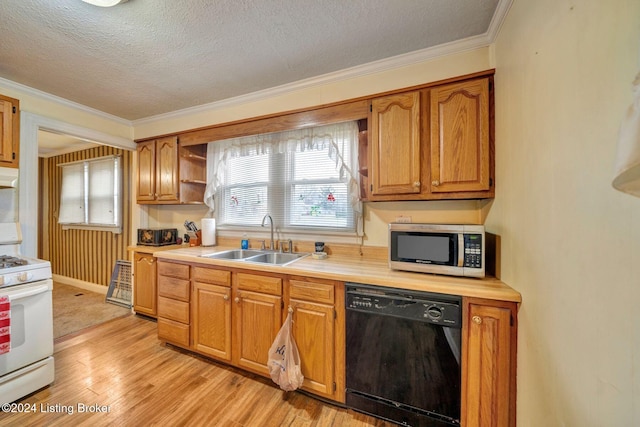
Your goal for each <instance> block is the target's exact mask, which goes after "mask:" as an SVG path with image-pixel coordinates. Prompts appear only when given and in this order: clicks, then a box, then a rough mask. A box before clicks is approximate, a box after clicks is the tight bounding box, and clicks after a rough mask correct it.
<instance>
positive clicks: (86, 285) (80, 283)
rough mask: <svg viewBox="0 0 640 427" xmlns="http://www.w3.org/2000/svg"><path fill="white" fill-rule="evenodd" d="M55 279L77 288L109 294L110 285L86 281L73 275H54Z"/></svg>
mask: <svg viewBox="0 0 640 427" xmlns="http://www.w3.org/2000/svg"><path fill="white" fill-rule="evenodd" d="M53 281H54V282H57V283H62V284H64V285H70V286H75V287H76V288H80V289H85V290H87V291H91V292H97V293H99V294H102V295H107V291H108V290H109V287H108V286H102V285H96V284H95V283H91V282H85V281H84V280H78V279H74V278H73V277H67V276H60V275H59V274H54V275H53Z"/></svg>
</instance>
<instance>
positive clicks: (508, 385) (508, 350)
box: [461, 303, 516, 427]
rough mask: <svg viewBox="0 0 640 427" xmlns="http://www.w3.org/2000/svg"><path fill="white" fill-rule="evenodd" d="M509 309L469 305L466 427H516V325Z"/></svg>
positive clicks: (464, 384)
mask: <svg viewBox="0 0 640 427" xmlns="http://www.w3.org/2000/svg"><path fill="white" fill-rule="evenodd" d="M511 318H512V310H511V309H510V308H509V307H503V306H491V305H484V304H474V303H471V304H468V311H467V315H466V319H465V320H466V334H465V340H466V343H465V342H464V341H463V349H464V350H463V359H464V361H465V362H466V363H464V362H463V372H462V375H463V380H462V423H461V424H462V425H464V426H466V427H485V426H486V427H507V426H512V425H515V410H514V409H515V384H514V380H515V369H514V368H515V357H516V356H515V346H516V335H515V334H516V333H515V326H511Z"/></svg>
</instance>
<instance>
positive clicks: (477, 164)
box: [430, 78, 490, 193]
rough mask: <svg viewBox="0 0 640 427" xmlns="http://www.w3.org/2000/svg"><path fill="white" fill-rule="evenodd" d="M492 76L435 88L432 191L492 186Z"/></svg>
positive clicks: (433, 102) (462, 190) (483, 188)
mask: <svg viewBox="0 0 640 427" xmlns="http://www.w3.org/2000/svg"><path fill="white" fill-rule="evenodd" d="M489 149H490V144H489V79H487V78H484V79H478V80H472V81H469V82H462V83H455V84H450V85H444V86H439V87H435V88H433V89H432V90H431V188H430V190H431V192H433V193H440V192H465V191H487V190H489V185H490V182H489V178H490V176H489V174H490V164H489V161H490V160H489Z"/></svg>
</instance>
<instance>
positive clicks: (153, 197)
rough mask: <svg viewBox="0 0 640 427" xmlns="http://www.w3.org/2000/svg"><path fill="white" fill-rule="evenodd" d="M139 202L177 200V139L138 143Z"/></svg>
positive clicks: (170, 138)
mask: <svg viewBox="0 0 640 427" xmlns="http://www.w3.org/2000/svg"><path fill="white" fill-rule="evenodd" d="M137 150H138V192H137V197H138V203H141V204H142V203H162V202H173V203H177V202H178V201H179V182H178V138H177V137H175V136H173V137H168V138H161V139H156V140H152V141H145V142H141V143H139V144H138V147H137Z"/></svg>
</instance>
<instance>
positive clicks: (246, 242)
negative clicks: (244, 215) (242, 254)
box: [240, 233, 249, 249]
mask: <svg viewBox="0 0 640 427" xmlns="http://www.w3.org/2000/svg"><path fill="white" fill-rule="evenodd" d="M240 247H241V248H242V249H249V237H247V233H244V234H243V235H242V242H241V244H240Z"/></svg>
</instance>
